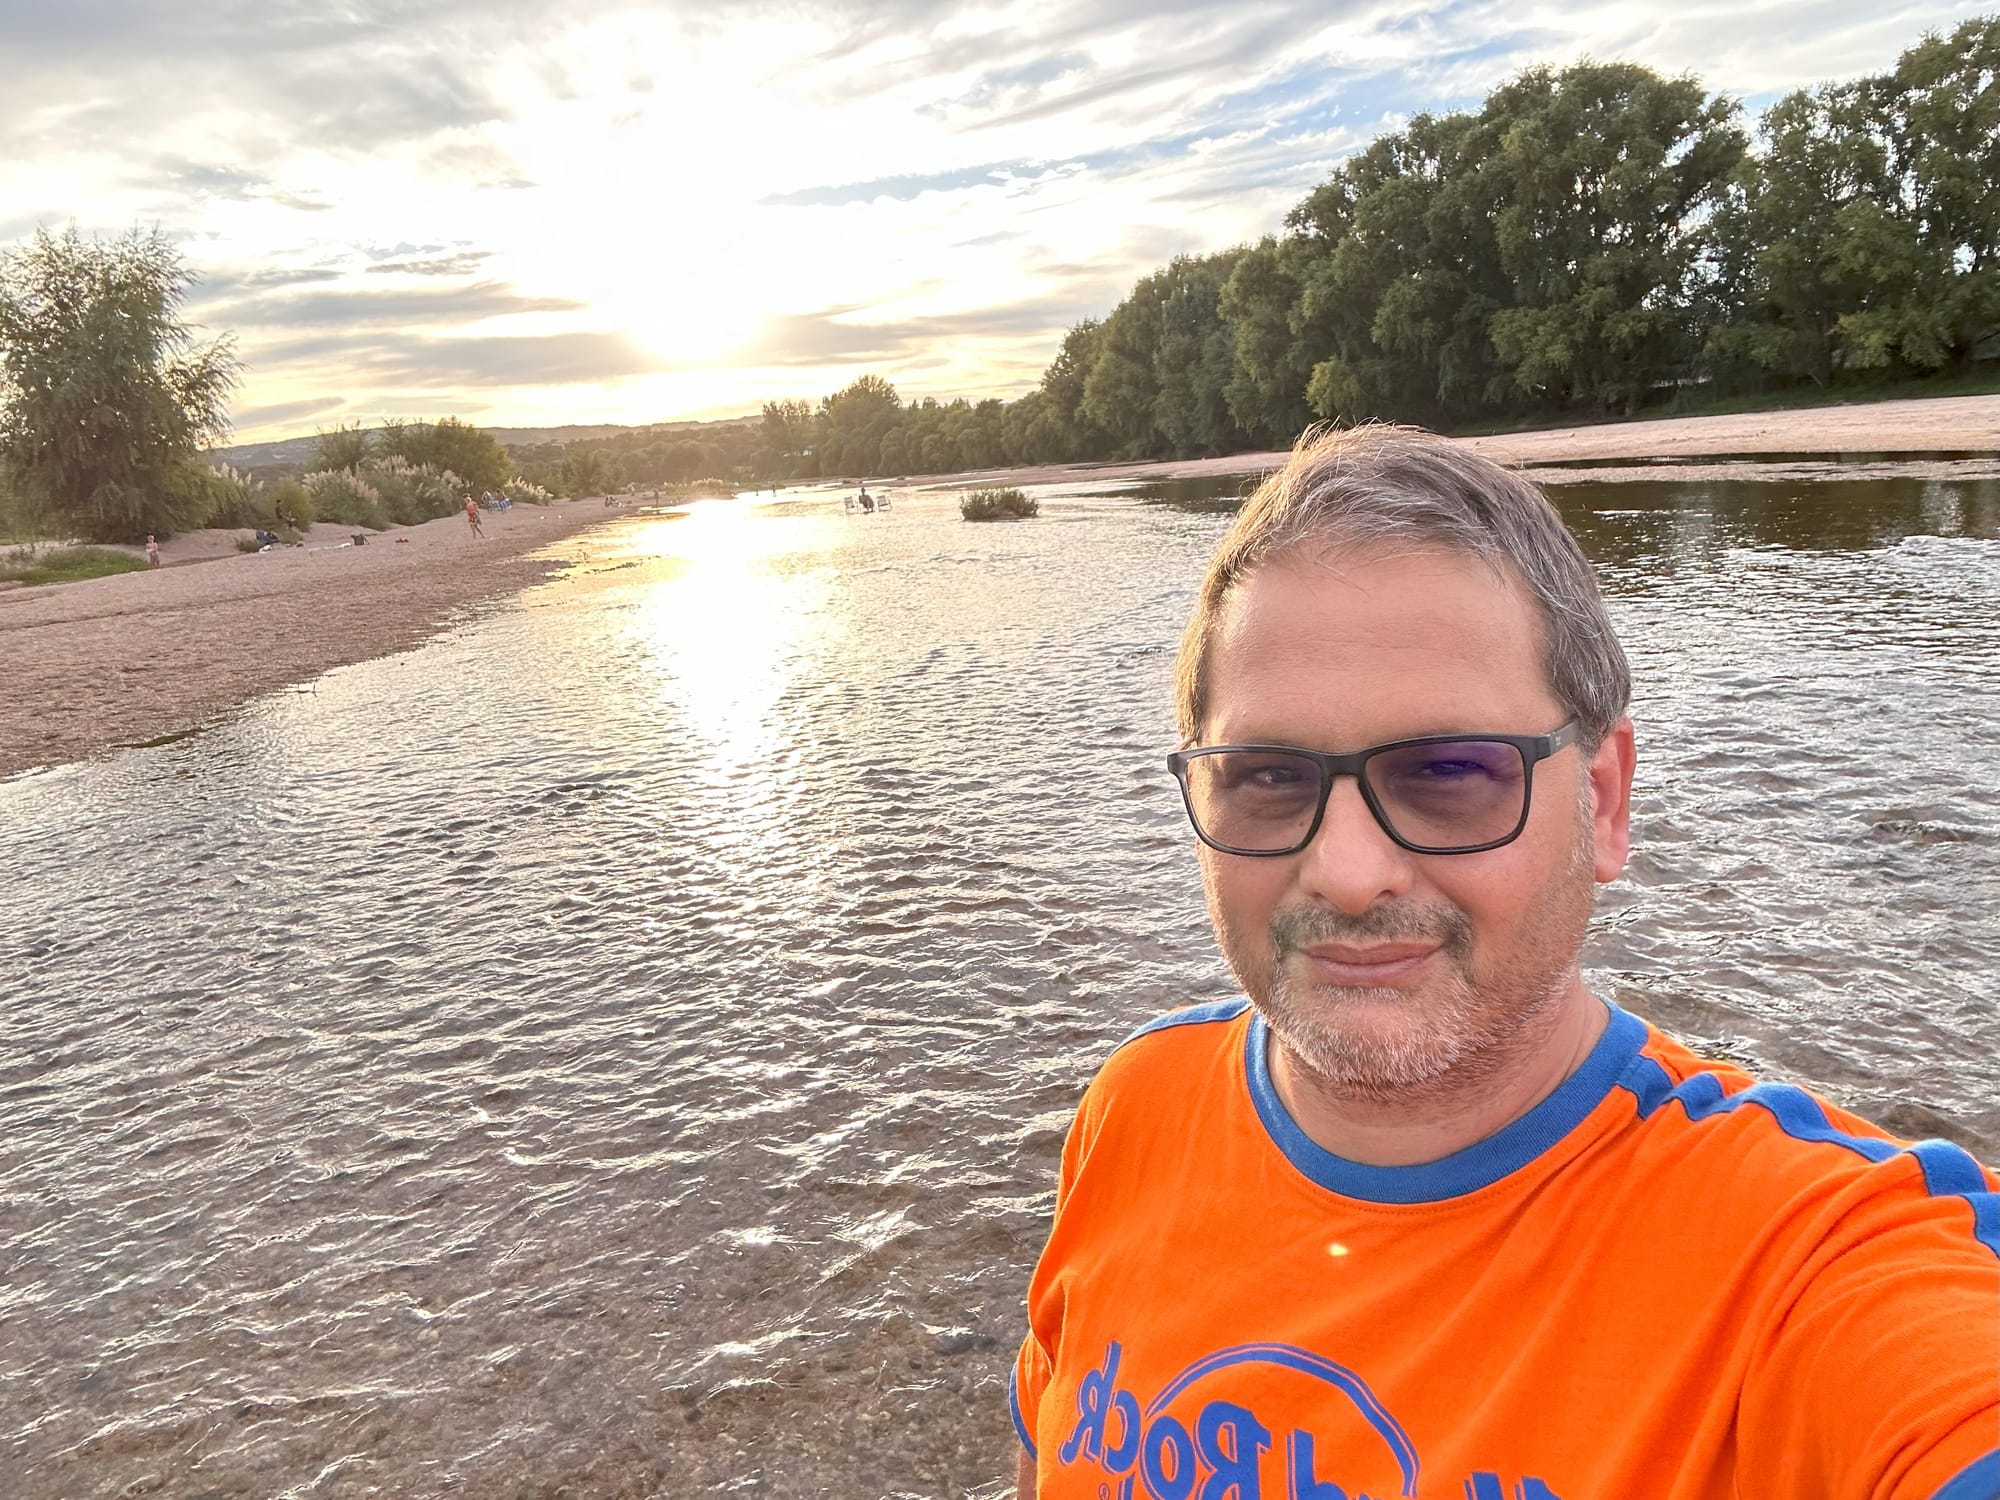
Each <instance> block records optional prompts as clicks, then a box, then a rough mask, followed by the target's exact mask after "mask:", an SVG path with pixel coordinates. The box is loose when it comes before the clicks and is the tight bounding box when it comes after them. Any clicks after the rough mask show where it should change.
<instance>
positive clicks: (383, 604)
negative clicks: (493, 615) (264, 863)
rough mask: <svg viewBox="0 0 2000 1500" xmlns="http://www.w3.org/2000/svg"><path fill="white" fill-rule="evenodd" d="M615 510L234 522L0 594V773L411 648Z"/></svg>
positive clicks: (87, 750) (169, 729)
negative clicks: (352, 523)
mask: <svg viewBox="0 0 2000 1500" xmlns="http://www.w3.org/2000/svg"><path fill="white" fill-rule="evenodd" d="M622 514H624V512H622V511H618V510H607V509H606V508H605V507H604V505H603V503H602V502H601V501H597V500H589V501H582V500H579V501H570V502H563V503H558V504H555V505H550V506H546V507H538V506H516V507H514V508H513V509H512V510H507V511H499V512H495V513H491V514H488V515H486V516H485V517H484V518H483V521H484V525H485V529H486V539H485V540H483V541H481V540H477V539H475V538H474V537H473V536H471V534H470V532H469V530H468V528H467V526H466V524H465V519H464V517H462V516H447V517H445V518H443V519H441V520H436V521H430V522H426V523H425V524H424V525H422V526H409V527H397V528H394V529H392V530H389V531H385V532H379V533H377V532H370V533H368V534H367V535H368V541H367V543H366V544H365V545H363V546H360V547H356V546H352V545H348V546H341V545H340V543H342V542H346V541H348V540H349V539H350V538H351V537H352V536H353V535H354V528H353V527H337V526H315V527H314V528H312V531H311V533H309V535H308V536H307V545H306V546H305V547H302V548H281V549H277V550H273V551H270V552H262V553H249V554H246V553H240V552H237V551H236V550H235V542H234V538H235V537H236V536H237V535H239V533H236V532H216V531H202V532H194V533H191V534H189V535H187V536H180V537H175V538H173V539H171V540H170V541H168V542H166V543H165V544H164V545H163V546H162V548H161V555H162V558H163V559H164V561H165V563H166V566H163V567H160V568H158V569H154V570H151V571H148V572H144V573H121V574H117V575H115V576H113V577H110V578H93V579H89V580H86V581H84V582H81V583H65V584H49V585H43V586H42V587H39V588H19V589H11V590H7V591H4V592H0V663H4V665H0V776H6V775H10V774H12V773H14V772H17V771H21V770H24V769H27V768H29V767H32V766H40V765H50V764H55V763H59V762H62V761H68V760H77V759H80V758H82V757H84V756H87V755H90V754H93V753H95V752H96V751H99V750H102V749H107V748H110V747H113V746H118V745H131V744H138V743H142V742H144V741H147V740H152V739H157V738H159V737H160V736H162V735H167V734H173V733H176V732H178V731H180V730H184V729H188V728H191V727H193V726H194V725H197V724H199V723H201V722H202V721H204V720H205V719H208V718H210V717H212V716H214V715H215V714H217V713H219V712H221V711H222V710H224V709H227V708H230V707H233V706H234V705H236V704H238V703H242V702H244V701H246V700H247V699H250V698H253V697H255V696H256V695H257V694H259V693H264V692H269V691H270V690H272V689H273V688H278V687H283V686H284V685H286V684H287V683H293V682H304V681H307V680H309V679H311V678H314V677H317V676H319V674H320V673H322V672H325V671H327V670H328V669H330V668H332V667H336V666H341V665H344V664H346V663H348V662H356V661H364V660H366V659H368V658H369V657H374V656H383V655H387V654H388V653H389V652H392V651H398V650H401V649H403V648H404V647H406V646H410V645H414V644H415V643H416V642H418V641H420V640H422V639H423V638H424V636H425V635H427V634H429V633H430V632H431V631H433V630H435V629H436V628H438V626H440V625H441V624H443V623H444V622H445V620H446V619H447V618H448V617H449V616H450V615H451V614H452V613H453V612H454V611H456V610H458V609H460V608H462V607H463V606H465V605H468V604H471V603H474V602H476V601H478V600H480V599H484V598H489V597H493V596H496V595H504V594H510V593H513V592H515V591H517V590H519V589H522V588H525V587H526V586H527V585H529V584H531V583H534V582H536V581H537V580H538V579H540V578H542V577H543V576H544V575H545V574H546V573H547V572H548V571H549V569H550V568H551V567H552V566H553V564H552V563H551V562H550V561H548V560H546V559H540V558H537V557H534V556H532V555H531V554H533V553H535V552H536V551H537V550H538V549H540V548H543V547H546V546H547V545H548V544H549V543H551V542H555V541H559V540H561V539H562V538H564V537H566V536H569V535H572V534H573V533H575V532H577V531H580V530H582V529H583V528H585V527H587V526H591V525H595V524H598V523H601V522H603V521H606V520H609V519H612V518H614V517H617V516H619V515H622Z"/></svg>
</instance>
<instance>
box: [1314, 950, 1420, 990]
mask: <svg viewBox="0 0 2000 1500" xmlns="http://www.w3.org/2000/svg"><path fill="white" fill-rule="evenodd" d="M1437 951H1438V945H1437V944H1436V943H1314V944H1312V945H1310V946H1309V947H1306V948H1302V949H1300V950H1299V956H1300V957H1301V958H1303V959H1304V960H1305V961H1306V967H1307V970H1308V972H1309V973H1310V974H1311V976H1312V978H1313V979H1314V980H1315V981H1316V982H1318V983H1320V984H1331V985H1340V986H1343V987H1347V988H1363V989H1365V988H1371V987H1379V986H1384V985H1394V984H1400V983H1402V982H1403V981H1404V980H1406V979H1409V978H1410V977H1412V976H1413V975H1415V974H1416V973H1417V972H1418V971H1419V970H1420V969H1422V968H1423V967H1424V965H1425V964H1426V963H1428V962H1429V961H1430V958H1431V955H1432V954H1434V953H1436V952H1437Z"/></svg>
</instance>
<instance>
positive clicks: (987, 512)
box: [958, 488, 1042, 521]
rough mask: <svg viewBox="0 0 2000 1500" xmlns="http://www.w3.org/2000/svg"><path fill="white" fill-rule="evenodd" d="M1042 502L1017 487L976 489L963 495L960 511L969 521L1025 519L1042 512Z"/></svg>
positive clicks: (959, 506)
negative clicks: (1031, 497) (1029, 496)
mask: <svg viewBox="0 0 2000 1500" xmlns="http://www.w3.org/2000/svg"><path fill="white" fill-rule="evenodd" d="M1041 509H1042V507H1041V503H1040V502H1039V501H1035V500H1030V499H1029V498H1028V497H1027V496H1026V495H1024V494H1022V493H1021V492H1020V491H1019V490H1017V489H1011V488H1010V489H1004V490H974V491H973V492H972V493H971V494H969V495H961V496H960V497H959V500H958V513H959V514H960V515H961V516H964V517H965V519H966V520H968V521H1025V520H1027V519H1028V517H1030V516H1033V515H1039V514H1040V513H1041Z"/></svg>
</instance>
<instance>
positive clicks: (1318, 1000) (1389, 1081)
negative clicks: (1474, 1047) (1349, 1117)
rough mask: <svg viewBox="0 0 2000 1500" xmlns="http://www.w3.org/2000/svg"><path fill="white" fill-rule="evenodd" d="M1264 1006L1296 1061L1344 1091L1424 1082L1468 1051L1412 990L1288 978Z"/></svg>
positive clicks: (1397, 1088)
mask: <svg viewBox="0 0 2000 1500" xmlns="http://www.w3.org/2000/svg"><path fill="white" fill-rule="evenodd" d="M1258 1009H1259V1010H1260V1011H1261V1012H1262V1013H1263V1016H1264V1020H1265V1024H1266V1025H1268V1026H1269V1027H1270V1029H1271V1034H1272V1035H1273V1036H1274V1037H1275V1038H1276V1039H1277V1042H1278V1045H1280V1046H1281V1047H1283V1048H1284V1049H1285V1051H1286V1052H1287V1053H1288V1054H1289V1055H1290V1058H1291V1061H1292V1062H1293V1064H1294V1065H1295V1066H1297V1067H1298V1068H1300V1069H1302V1070H1303V1071H1304V1072H1305V1073H1306V1074H1308V1075H1309V1076H1310V1077H1311V1078H1313V1079H1314V1080H1316V1081H1317V1082H1318V1083H1320V1084H1321V1085H1322V1086H1324V1087H1328V1088H1332V1089H1336V1090H1339V1091H1341V1092H1352V1093H1359V1094H1364V1095H1380V1094H1386V1093H1391V1092H1394V1093H1402V1092H1405V1091H1408V1090H1410V1089H1419V1088H1422V1087H1423V1086H1424V1085H1426V1084H1428V1083H1431V1082H1433V1081H1434V1080H1436V1079H1438V1078H1441V1077H1442V1076H1444V1075H1445V1074H1446V1073H1448V1072H1450V1071H1451V1069H1452V1067H1453V1066H1454V1064H1456V1063H1457V1062H1458V1061H1459V1059H1460V1056H1461V1055H1462V1052H1463V1048H1462V1046H1461V1045H1460V1044H1459V1041H1458V1039H1457V1038H1455V1037H1454V1036H1453V1035H1451V1033H1450V1032H1449V1031H1446V1032H1445V1033H1444V1034H1442V1035H1440V1034H1439V1031H1438V1028H1437V1027H1436V1025H1435V1023H1434V1018H1432V1017H1429V1016H1427V1015H1426V1014H1425V1011H1424V1007H1423V1004H1422V1000H1421V998H1420V997H1419V996H1416V995H1412V994H1411V993H1409V992H1408V991H1405V990H1397V989H1386V988H1346V987H1339V988H1335V987H1329V986H1313V987H1312V988H1311V989H1310V990H1308V991H1306V992H1304V993H1301V992H1300V990H1299V989H1297V988H1294V987H1290V986H1287V987H1286V988H1285V990H1284V991H1282V992H1281V993H1279V994H1277V995H1274V996H1273V997H1272V998H1271V1000H1270V1001H1267V1002H1266V1003H1264V1004H1262V1005H1259V1006H1258ZM1427 1021H1429V1022H1432V1024H1425V1023H1426V1022H1427Z"/></svg>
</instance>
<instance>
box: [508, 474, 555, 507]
mask: <svg viewBox="0 0 2000 1500" xmlns="http://www.w3.org/2000/svg"><path fill="white" fill-rule="evenodd" d="M500 493H501V494H503V495H505V496H506V497H507V498H508V499H509V500H512V501H513V502H514V503H515V504H516V505H547V504H548V503H549V501H550V500H551V499H553V498H554V497H553V496H551V495H550V494H549V492H548V491H547V490H545V489H543V488H542V487H541V486H540V485H539V484H535V483H533V482H532V481H530V480H526V479H523V478H521V477H520V476H519V475H516V476H515V477H514V478H512V479H510V480H508V481H507V482H506V483H505V484H503V485H501V486H500Z"/></svg>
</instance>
